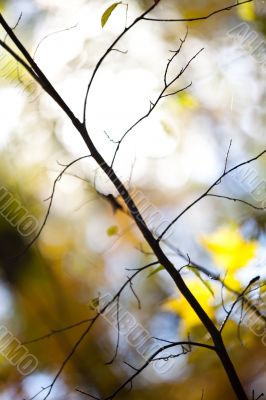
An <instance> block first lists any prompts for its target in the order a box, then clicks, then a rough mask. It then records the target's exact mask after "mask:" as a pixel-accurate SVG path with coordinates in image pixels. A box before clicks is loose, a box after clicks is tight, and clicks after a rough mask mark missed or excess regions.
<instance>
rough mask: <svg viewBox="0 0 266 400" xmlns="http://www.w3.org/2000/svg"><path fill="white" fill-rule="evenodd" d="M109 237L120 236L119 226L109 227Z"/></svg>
mask: <svg viewBox="0 0 266 400" xmlns="http://www.w3.org/2000/svg"><path fill="white" fill-rule="evenodd" d="M106 233H107V235H108V236H114V235H117V234H118V226H117V225H112V226H109V228H108V229H107V231H106Z"/></svg>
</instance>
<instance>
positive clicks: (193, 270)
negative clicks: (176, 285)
mask: <svg viewBox="0 0 266 400" xmlns="http://www.w3.org/2000/svg"><path fill="white" fill-rule="evenodd" d="M188 268H189V269H190V270H191V271H192V272H193V273H194V274H195V275H196V276H197V277H198V278H199V279H200V280H201V282H202V283H203V285H205V286H206V288H207V289H208V290H209V292H210V293H211V294H212V295H213V296H214V292H213V290H212V287H211V284H210V282H208V281H207V280H205V279H203V278H202V276H201V274H200V273H199V271H198V270H197V268H196V267H193V265H192V266H191V267H188Z"/></svg>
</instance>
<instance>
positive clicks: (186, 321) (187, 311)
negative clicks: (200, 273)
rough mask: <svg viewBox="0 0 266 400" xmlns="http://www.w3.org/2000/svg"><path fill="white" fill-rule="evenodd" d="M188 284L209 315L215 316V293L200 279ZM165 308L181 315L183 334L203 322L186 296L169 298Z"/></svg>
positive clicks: (164, 305)
mask: <svg viewBox="0 0 266 400" xmlns="http://www.w3.org/2000/svg"><path fill="white" fill-rule="evenodd" d="M187 285H188V287H189V289H190V290H191V292H192V293H193V294H194V295H195V297H196V298H197V300H198V302H199V303H200V305H201V306H202V307H203V308H204V310H205V311H206V313H207V314H208V315H209V317H211V318H212V317H214V307H213V306H212V302H213V295H212V294H211V293H210V291H209V290H208V289H207V288H206V286H205V285H203V284H202V283H201V282H200V281H198V280H191V281H190V282H187ZM163 309H164V310H165V311H170V312H173V313H175V314H178V315H179V316H180V318H181V322H180V324H181V331H182V334H187V333H189V332H191V330H192V329H193V328H194V327H195V326H197V325H200V324H201V321H200V319H199V318H198V316H197V314H196V313H195V311H194V310H193V309H192V308H191V307H190V305H189V304H188V302H187V301H186V299H185V298H184V296H180V297H178V298H174V299H169V300H167V301H166V302H165V303H164V304H163Z"/></svg>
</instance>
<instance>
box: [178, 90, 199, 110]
mask: <svg viewBox="0 0 266 400" xmlns="http://www.w3.org/2000/svg"><path fill="white" fill-rule="evenodd" d="M178 102H179V104H180V105H181V106H182V107H184V108H191V109H193V110H194V109H196V108H198V106H199V103H198V100H197V99H196V98H195V97H194V96H191V94H188V93H185V92H182V93H180V94H179V95H178Z"/></svg>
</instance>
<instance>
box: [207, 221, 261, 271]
mask: <svg viewBox="0 0 266 400" xmlns="http://www.w3.org/2000/svg"><path fill="white" fill-rule="evenodd" d="M201 242H202V244H203V247H204V248H205V249H207V250H208V251H209V252H210V253H211V255H212V257H213V260H214V262H215V263H217V264H218V265H220V266H221V267H224V268H225V269H226V270H228V271H229V272H231V271H236V270H237V269H238V268H242V267H245V266H246V265H247V263H248V262H249V261H250V260H252V258H253V257H254V256H255V254H256V250H257V247H258V243H257V242H256V241H255V240H252V241H248V240H245V239H244V238H243V236H242V234H241V232H240V230H239V228H238V227H237V226H236V225H234V224H231V225H229V226H224V227H222V228H220V229H218V230H217V231H216V232H214V233H212V234H210V235H206V236H204V237H203V238H202V239H201Z"/></svg>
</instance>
